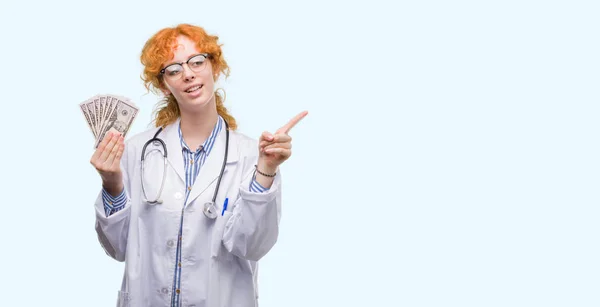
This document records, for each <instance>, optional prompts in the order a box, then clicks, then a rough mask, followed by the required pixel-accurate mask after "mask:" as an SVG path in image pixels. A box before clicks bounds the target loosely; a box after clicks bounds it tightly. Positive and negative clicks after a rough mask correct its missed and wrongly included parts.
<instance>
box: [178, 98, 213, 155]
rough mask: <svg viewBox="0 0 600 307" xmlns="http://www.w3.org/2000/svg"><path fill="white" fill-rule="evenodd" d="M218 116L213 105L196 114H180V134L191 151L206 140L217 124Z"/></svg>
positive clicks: (210, 104)
mask: <svg viewBox="0 0 600 307" xmlns="http://www.w3.org/2000/svg"><path fill="white" fill-rule="evenodd" d="M218 118H219V114H218V113H217V108H216V107H215V105H214V104H213V103H209V104H208V105H207V106H206V109H205V110H202V112H197V113H187V112H182V113H181V134H182V135H183V140H184V141H185V143H186V144H187V146H188V147H189V148H190V149H191V150H196V149H197V148H198V146H200V145H201V144H202V143H204V141H206V139H207V138H208V137H209V136H210V133H211V132H212V130H213V129H214V127H215V125H216V124H217V120H218Z"/></svg>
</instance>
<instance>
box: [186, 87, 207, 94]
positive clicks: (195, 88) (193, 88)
mask: <svg viewBox="0 0 600 307" xmlns="http://www.w3.org/2000/svg"><path fill="white" fill-rule="evenodd" d="M203 86H204V85H197V86H194V87H192V88H189V89H187V90H185V92H186V93H193V92H195V91H199V90H200V89H201V88H202V87H203Z"/></svg>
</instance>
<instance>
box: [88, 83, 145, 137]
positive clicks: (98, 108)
mask: <svg viewBox="0 0 600 307" xmlns="http://www.w3.org/2000/svg"><path fill="white" fill-rule="evenodd" d="M79 108H80V109H81V113H82V114H83V117H84V119H85V122H86V123H87V125H88V127H89V129H90V131H91V132H92V134H93V135H94V148H97V147H98V145H99V144H100V142H102V140H103V139H104V137H105V136H106V134H107V133H108V132H109V131H111V130H113V131H117V132H118V133H121V134H122V135H123V136H124V137H125V136H126V135H127V132H129V129H130V128H131V125H132V124H133V121H134V120H135V118H136V116H137V113H138V111H139V109H138V107H137V106H136V105H135V103H133V102H132V101H131V100H130V99H129V98H126V97H123V96H118V95H112V94H98V95H95V96H93V97H91V98H89V99H87V100H85V101H83V102H81V103H80V104H79Z"/></svg>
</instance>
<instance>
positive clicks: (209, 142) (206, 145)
mask: <svg viewBox="0 0 600 307" xmlns="http://www.w3.org/2000/svg"><path fill="white" fill-rule="evenodd" d="M223 122H224V120H223V118H222V117H221V116H220V115H219V116H218V118H217V123H216V124H215V126H214V127H213V130H212V132H211V133H210V135H209V136H208V138H207V139H206V140H205V141H204V143H202V145H200V147H198V149H197V150H196V152H199V151H202V150H204V151H205V152H206V155H207V156H208V154H209V153H210V150H211V149H212V148H213V145H214V144H215V140H216V139H217V135H219V132H221V128H222V127H223ZM178 133H179V141H180V142H181V148H182V150H184V151H186V150H187V151H189V152H194V151H192V150H190V148H189V147H188V146H187V144H186V143H185V141H184V140H183V134H182V133H181V121H179V127H178Z"/></svg>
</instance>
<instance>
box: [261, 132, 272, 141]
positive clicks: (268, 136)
mask: <svg viewBox="0 0 600 307" xmlns="http://www.w3.org/2000/svg"><path fill="white" fill-rule="evenodd" d="M263 140H264V141H269V142H270V141H272V140H273V135H272V134H271V133H270V132H269V131H264V132H263V133H262V134H261V135H260V141H263Z"/></svg>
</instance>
